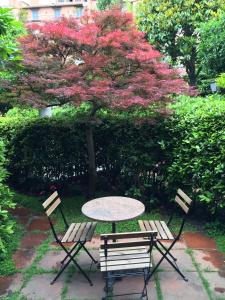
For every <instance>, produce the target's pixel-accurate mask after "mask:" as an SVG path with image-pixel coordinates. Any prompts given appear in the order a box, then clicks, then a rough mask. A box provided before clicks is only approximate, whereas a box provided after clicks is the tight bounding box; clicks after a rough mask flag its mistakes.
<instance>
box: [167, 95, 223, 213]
mask: <svg viewBox="0 0 225 300" xmlns="http://www.w3.org/2000/svg"><path fill="white" fill-rule="evenodd" d="M172 108H173V109H174V110H175V114H174V116H173V118H172V119H171V120H170V122H169V124H168V126H169V127H170V131H171V132H172V136H173V139H172V141H171V143H170V144H169V147H170V148H169V149H171V145H172V147H173V149H172V162H171V165H170V167H169V168H168V183H169V186H170V187H173V188H174V189H176V188H177V187H178V186H185V189H186V190H187V191H188V192H189V193H192V194H195V197H194V198H195V199H197V200H198V201H200V202H201V203H203V204H204V205H206V207H208V208H209V209H210V210H211V211H212V212H213V213H215V212H216V211H218V210H219V209H222V208H224V207H225V198H224V191H225V182H224V174H225V118H224V114H225V99H224V98H220V97H219V96H210V97H208V98H200V97H199V98H189V97H181V98H180V99H179V101H177V102H176V103H175V104H173V105H172Z"/></svg>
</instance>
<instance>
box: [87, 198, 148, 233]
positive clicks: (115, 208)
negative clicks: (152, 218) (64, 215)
mask: <svg viewBox="0 0 225 300" xmlns="http://www.w3.org/2000/svg"><path fill="white" fill-rule="evenodd" d="M144 211H145V206H144V204H143V203H142V202H140V201H138V200H136V199H132V198H127V197H120V196H110V197H102V198H97V199H93V200H90V201H88V202H87V203H85V204H84V205H83V206H82V213H83V214H84V215H85V216H87V217H88V218H90V219H93V220H97V221H102V222H111V223H112V233H115V232H116V222H120V221H126V220H131V219H135V218H136V217H138V216H140V215H142V214H143V213H144Z"/></svg>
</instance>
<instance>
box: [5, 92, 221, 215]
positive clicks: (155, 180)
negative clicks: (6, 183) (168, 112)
mask: <svg viewBox="0 0 225 300" xmlns="http://www.w3.org/2000/svg"><path fill="white" fill-rule="evenodd" d="M171 108H172V109H173V110H174V113H173V114H172V116H171V117H167V118H164V119H163V118H162V117H159V116H155V115H153V113H152V111H150V110H146V109H136V110H126V111H124V112H119V111H118V112H114V113H113V112H110V111H108V110H101V111H100V112H99V114H100V116H98V117H100V118H99V119H100V120H101V122H100V121H99V122H97V124H98V125H96V126H95V149H96V164H97V170H98V189H99V190H101V191H105V192H106V193H107V194H109V193H110V194H121V195H124V194H126V195H128V196H132V197H137V198H140V199H142V200H143V201H145V203H146V204H147V206H148V205H151V206H152V205H158V204H159V203H162V201H163V200H164V201H165V202H166V201H167V200H168V199H170V198H173V196H174V193H175V190H176V189H177V188H178V187H181V188H183V189H184V190H185V191H186V192H187V193H188V194H190V195H192V196H193V199H195V200H197V202H198V203H199V204H200V205H203V206H204V207H206V208H208V210H210V211H211V212H213V213H215V212H216V211H218V210H221V211H222V210H223V211H224V206H225V201H224V198H223V197H224V196H223V195H224V190H225V185H224V174H225V172H224V171H225V163H224V162H225V142H224V137H225V134H224V133H225V132H224V130H225V119H224V112H225V99H224V98H222V97H219V96H210V97H207V98H201V97H197V98H190V97H180V98H178V99H177V100H176V102H174V104H173V105H172V106H171ZM86 110H87V107H86V105H84V106H82V107H80V108H78V109H75V108H71V107H70V106H66V107H64V108H57V109H56V110H55V111H54V112H53V117H51V118H43V119H40V118H38V117H36V116H34V115H30V116H29V117H22V118H21V117H20V116H19V115H17V116H14V117H11V118H10V117H4V118H1V119H0V134H1V135H2V136H4V138H5V140H6V142H7V143H6V146H7V153H8V157H9V164H8V169H9V171H10V173H11V176H10V182H11V184H13V185H14V186H15V187H16V188H19V189H22V190H25V191H26V192H29V191H32V192H37V193H40V192H41V191H43V190H47V189H50V188H51V186H52V185H56V186H57V187H59V188H60V187H63V188H64V189H65V190H67V189H68V188H71V187H72V188H73V189H75V187H76V188H77V187H80V186H84V187H85V186H86V185H87V177H88V163H87V149H86V138H85V123H84V122H83V121H82V120H84V117H85V112H86ZM9 114H10V113H9Z"/></svg>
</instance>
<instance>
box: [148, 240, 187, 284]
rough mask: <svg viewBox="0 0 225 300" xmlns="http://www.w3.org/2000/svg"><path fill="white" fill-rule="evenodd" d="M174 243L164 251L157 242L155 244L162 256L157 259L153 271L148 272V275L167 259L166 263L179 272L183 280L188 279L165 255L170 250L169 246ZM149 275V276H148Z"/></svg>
mask: <svg viewBox="0 0 225 300" xmlns="http://www.w3.org/2000/svg"><path fill="white" fill-rule="evenodd" d="M174 244H175V243H172V244H171V246H170V247H169V248H168V249H167V251H166V252H163V251H162V250H161V249H160V248H159V247H158V245H157V244H155V247H156V249H157V250H158V251H159V252H160V253H161V254H162V258H161V259H160V260H159V262H158V263H157V265H156V266H155V267H154V270H153V272H152V273H151V274H150V277H151V276H152V274H153V273H154V272H155V270H156V269H157V268H158V267H159V265H160V264H161V262H162V261H163V260H164V259H166V260H167V261H168V263H169V264H170V265H171V266H172V267H173V268H174V269H175V270H176V271H177V272H178V273H179V274H180V276H181V277H182V278H183V279H184V280H185V281H188V279H187V278H186V277H185V276H184V274H183V273H182V272H181V271H180V269H179V268H178V267H177V266H176V265H175V264H174V263H173V262H172V261H171V260H170V259H169V258H168V257H167V254H168V253H169V251H170V250H171V248H172V247H173V245H174ZM150 277H149V278H150Z"/></svg>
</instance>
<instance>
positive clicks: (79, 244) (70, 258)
mask: <svg viewBox="0 0 225 300" xmlns="http://www.w3.org/2000/svg"><path fill="white" fill-rule="evenodd" d="M54 195H55V197H54ZM56 197H57V200H56V201H58V199H59V203H58V204H57V205H55V203H56V201H55V202H54V203H53V201H54V200H51V199H55V198H56ZM49 200H51V201H50V203H49V204H46V203H48V201H49ZM52 203H53V205H52ZM42 205H43V207H44V208H46V207H48V206H51V207H53V206H54V205H55V206H56V207H53V210H52V211H51V212H50V214H49V213H48V210H50V209H51V207H50V208H48V210H46V214H47V216H48V220H49V224H50V227H51V230H52V233H53V236H54V238H55V241H56V243H57V244H58V245H59V246H60V247H61V248H62V249H63V250H64V251H65V252H66V256H65V257H64V258H63V260H62V261H61V268H60V270H59V272H58V273H57V275H56V276H55V278H54V279H53V280H52V281H51V284H53V283H54V282H55V281H56V280H57V279H58V278H59V276H60V275H61V274H62V273H63V271H64V270H65V269H66V267H67V266H68V265H69V264H70V262H73V263H74V265H75V266H76V267H77V269H79V271H80V272H81V273H82V274H83V276H84V277H85V278H86V279H87V281H88V282H89V284H90V285H91V286H92V285H93V283H92V281H91V279H90V278H89V276H88V275H87V273H86V272H85V271H84V270H83V269H82V268H81V266H80V265H79V264H78V262H77V261H76V260H75V258H74V257H75V256H76V255H77V254H78V253H79V252H80V250H81V249H84V251H85V252H86V253H87V254H88V256H89V257H90V258H91V261H92V262H91V266H92V263H93V262H94V263H95V264H97V263H98V261H96V260H95V259H94V258H93V256H92V255H91V253H90V252H89V251H88V250H87V248H86V247H85V244H86V240H78V241H76V242H73V243H74V244H73V245H72V247H71V248H70V249H69V250H68V249H67V248H66V247H65V245H64V244H66V243H65V242H62V239H60V238H59V237H58V235H57V233H56V230H55V228H54V225H53V222H52V219H51V218H50V215H51V213H52V212H54V211H56V209H58V210H59V211H60V214H61V217H62V219H63V222H64V225H65V231H67V230H68V228H69V224H68V222H67V220H66V217H65V215H64V213H63V209H62V207H61V205H62V203H61V200H60V198H59V197H58V193H57V192H54V193H53V194H52V195H51V196H50V197H49V198H48V199H47V200H46V201H45V202H44V203H43V204H42ZM66 260H67V261H66ZM65 262H66V263H65Z"/></svg>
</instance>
